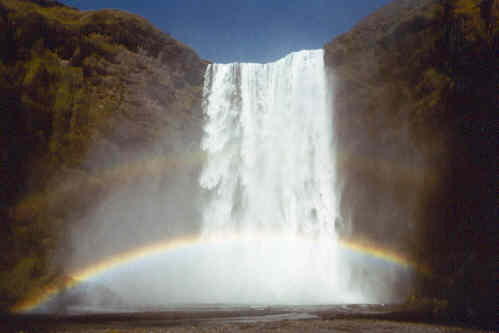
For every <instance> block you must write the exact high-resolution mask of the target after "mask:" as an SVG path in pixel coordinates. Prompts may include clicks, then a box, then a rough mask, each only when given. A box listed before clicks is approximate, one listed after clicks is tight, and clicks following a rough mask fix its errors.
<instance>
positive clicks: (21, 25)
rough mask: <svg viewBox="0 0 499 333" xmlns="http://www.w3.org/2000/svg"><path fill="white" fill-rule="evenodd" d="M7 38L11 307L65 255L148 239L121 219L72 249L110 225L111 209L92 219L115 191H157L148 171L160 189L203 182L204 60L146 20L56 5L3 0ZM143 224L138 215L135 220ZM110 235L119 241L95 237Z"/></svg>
mask: <svg viewBox="0 0 499 333" xmlns="http://www.w3.org/2000/svg"><path fill="white" fill-rule="evenodd" d="M0 45H2V46H1V47H0V96H1V99H0V117H1V119H0V147H1V148H0V151H1V155H0V184H1V187H2V189H1V191H0V196H1V197H0V220H1V225H0V237H1V239H2V242H0V248H1V251H2V253H3V255H2V257H1V259H0V308H2V309H6V308H8V307H9V306H10V305H12V304H13V303H15V302H16V301H17V300H18V299H20V298H22V297H25V296H26V295H27V294H29V292H30V290H34V289H36V288H37V287H39V286H41V285H43V284H45V283H48V282H49V281H51V280H53V279H54V278H56V277H58V276H61V275H62V274H63V272H62V271H61V269H62V267H63V265H62V263H64V266H66V267H67V266H68V262H67V260H68V258H72V259H71V260H73V259H74V260H77V261H78V260H79V261H80V264H81V263H82V262H83V261H84V260H87V261H91V260H95V258H91V257H88V256H89V253H91V252H88V253H86V252H85V250H84V249H85V248H88V249H92V248H93V249H95V248H96V247H97V246H99V247H100V248H102V250H103V252H102V253H107V254H112V253H116V252H119V251H123V250H125V249H127V246H128V247H129V246H130V244H131V240H133V241H134V242H135V243H134V244H137V243H140V241H141V235H140V231H137V232H135V233H131V232H130V228H128V229H127V230H128V234H127V235H120V233H119V230H120V228H119V226H118V225H117V223H120V221H114V223H108V224H107V225H108V229H109V230H104V231H100V232H93V233H92V232H91V233H89V234H92V235H94V236H95V237H94V239H80V240H79V241H80V242H81V243H82V244H85V246H86V247H85V246H77V247H78V249H79V251H80V252H79V253H73V254H72V252H74V251H75V249H74V248H72V247H74V246H75V241H76V240H75V236H74V234H75V231H74V230H77V231H88V230H90V229H92V228H94V229H95V228H96V227H97V226H98V223H101V224H103V223H102V220H103V219H104V218H105V217H104V216H100V215H98V214H97V215H96V214H94V218H93V219H91V218H89V214H90V212H95V211H96V210H98V209H99V204H100V203H102V202H103V200H104V199H106V198H109V196H110V195H112V193H119V192H120V191H121V192H126V193H130V191H128V192H127V191H126V189H130V188H133V189H134V191H133V193H135V197H134V198H130V200H129V201H128V202H127V204H128V205H129V206H128V207H130V202H133V201H136V200H135V199H136V197H137V196H139V195H138V194H137V193H139V192H140V191H142V196H143V195H144V191H154V190H156V191H158V188H157V187H156V188H152V187H151V186H147V187H145V185H143V184H144V182H143V178H144V175H145V174H153V175H154V176H155V177H156V178H154V179H155V180H156V181H157V184H155V185H156V186H167V185H168V186H180V185H179V184H180V183H181V184H182V185H185V183H188V182H192V181H195V177H192V174H193V173H196V172H197V169H198V164H199V163H198V161H197V160H199V157H198V155H199V154H198V155H196V154H197V149H198V147H199V136H200V134H201V118H202V113H201V109H200V103H201V94H202V83H203V74H204V68H205V65H206V64H205V63H204V62H203V61H201V60H200V59H199V57H198V56H197V55H196V53H195V52H194V51H193V50H192V49H191V48H189V47H187V46H186V45H183V44H182V43H180V42H178V41H176V40H175V39H173V38H172V37H171V36H169V35H167V34H165V33H162V32H160V31H158V30H157V29H155V28H154V27H153V26H152V25H151V24H150V23H149V22H147V21H146V20H144V19H143V18H141V17H138V16H135V15H132V14H129V13H125V12H121V11H116V10H101V11H85V12H82V11H78V10H76V9H73V8H70V7H67V6H63V5H61V4H59V3H57V2H54V1H43V0H37V1H27V0H26V1H20V0H1V1H0ZM186 155H188V157H187V158H186V157H185V156H186ZM179 160H183V161H188V162H189V163H186V162H184V163H183V164H182V165H180V166H179V165H178V163H176V161H179ZM189 175H190V176H191V177H189ZM193 178H194V180H192V179H193ZM165 179H173V180H172V181H170V182H167V183H168V184H165ZM161 182H163V183H161ZM172 184H173V185H172ZM128 195H130V194H128ZM132 199H133V200H132ZM186 200H193V199H192V198H189V199H187V198H184V201H186ZM115 201H116V200H115ZM114 208H115V209H117V210H119V209H120V208H123V207H122V206H121V207H119V206H117V207H114ZM163 208H165V209H166V208H168V207H163ZM175 208H176V210H177V211H179V210H180V209H179V208H178V207H175ZM132 210H133V206H132ZM160 213H162V212H157V214H158V215H160ZM163 213H164V212H163ZM183 214H184V215H189V214H191V213H190V212H187V210H183ZM192 214H194V213H192ZM95 216H97V218H95ZM183 217H184V218H186V219H187V218H188V217H189V216H183ZM162 218H165V220H166V217H164V216H162ZM176 218H178V216H177V217H176ZM99 219H100V221H99ZM115 220H118V218H115ZM121 220H122V221H121V223H122V225H124V224H125V223H127V222H126V219H123V218H122V219H121ZM96 221H97V222H96ZM140 221H141V216H134V222H133V223H135V224H137V223H140ZM108 222H112V221H108ZM130 223H132V222H130ZM159 225H160V226H161V224H159ZM163 225H164V227H157V230H155V235H157V237H164V236H165V233H167V231H171V230H166V229H167V226H168V221H165V223H164V224H163ZM132 227H133V225H132ZM147 227H148V226H147V225H145V226H144V228H143V229H147ZM158 228H159V229H158ZM123 229H126V228H123ZM70 230H73V231H72V232H71V233H70ZM112 230H115V232H114V234H113V237H116V239H120V241H119V242H113V244H112V245H106V241H105V239H99V238H98V237H97V236H96V235H105V234H106V232H107V235H109V232H111V233H112ZM82 234H83V233H82ZM107 237H109V236H107ZM117 244H122V245H117ZM80 245H81V244H80ZM82 249H83V250H82ZM94 252H95V251H94ZM75 256H76V257H78V256H79V259H78V258H75ZM85 256H87V257H86V258H84V257H85ZM69 264H70V263H69Z"/></svg>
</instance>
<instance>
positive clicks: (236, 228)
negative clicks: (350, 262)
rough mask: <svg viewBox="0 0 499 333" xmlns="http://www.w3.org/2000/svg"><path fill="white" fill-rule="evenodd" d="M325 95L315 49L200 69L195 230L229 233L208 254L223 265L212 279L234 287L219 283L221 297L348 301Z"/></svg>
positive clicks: (206, 233)
mask: <svg viewBox="0 0 499 333" xmlns="http://www.w3.org/2000/svg"><path fill="white" fill-rule="evenodd" d="M327 94H328V92H327V81H326V75H325V68H324V62H323V51H322V50H311V51H308V50H307V51H300V52H295V53H291V54H289V55H287V56H286V57H284V58H282V59H280V60H278V61H276V62H273V63H268V64H256V63H233V64H210V65H209V66H208V67H207V70H206V73H205V85H204V93H203V112H204V116H205V125H204V136H203V139H202V143H201V148H202V150H203V151H204V152H206V155H207V158H206V162H205V165H204V167H203V170H202V172H201V175H200V179H199V184H200V187H201V188H202V189H203V191H205V193H206V202H205V204H204V207H203V211H202V236H203V237H205V238H210V237H220V238H221V239H228V238H230V239H234V241H233V242H232V243H231V245H228V246H227V247H226V249H227V250H226V251H225V252H222V253H217V254H216V258H213V255H211V256H210V257H209V258H207V260H208V261H209V263H210V266H211V267H213V265H214V266H219V269H218V270H217V271H220V272H223V273H215V274H214V275H215V276H213V279H214V280H217V281H219V283H220V284H219V285H227V284H229V285H232V289H234V290H237V291H234V292H235V294H234V293H232V294H229V295H228V294H227V293H223V292H222V291H221V292H220V294H221V295H222V294H223V295H226V296H227V295H228V296H227V297H221V298H220V299H219V300H220V301H228V302H233V301H235V300H242V301H243V302H267V303H268V302H271V303H275V302H282V303H288V302H291V303H318V302H351V301H355V300H356V299H355V297H353V298H352V297H350V296H351V295H347V293H346V290H347V289H348V283H347V282H348V277H347V276H346V275H347V272H346V269H345V268H344V267H343V266H342V264H341V258H340V257H339V252H340V251H339V248H338V241H337V235H336V232H335V226H334V221H335V218H336V217H337V214H338V213H337V211H338V207H337V206H338V200H337V198H336V193H335V183H336V181H335V160H334V153H333V148H334V145H333V142H332V139H333V135H332V128H333V126H332V114H331V107H330V106H328V103H327V100H328V98H327ZM224 265H225V266H230V270H231V272H230V273H228V272H227V269H224V268H223V267H224ZM217 274H218V276H216V275H217ZM234 295H236V296H234ZM232 296H234V297H232Z"/></svg>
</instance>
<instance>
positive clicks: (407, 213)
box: [325, 0, 499, 323]
mask: <svg viewBox="0 0 499 333" xmlns="http://www.w3.org/2000/svg"><path fill="white" fill-rule="evenodd" d="M498 6H499V4H498V3H497V1H493V0H485V1H482V0H456V1H451V0H449V1H446V0H442V1H436V0H435V1H434V0H414V1H403V0H400V1H393V2H392V3H390V4H389V5H387V6H386V7H385V8H382V9H380V10H379V11H378V12H376V13H374V14H372V15H371V16H369V17H367V18H366V19H364V20H363V21H361V22H360V23H359V24H358V25H357V26H356V27H354V29H352V31H350V32H348V33H346V34H344V35H341V36H339V37H337V38H336V39H335V40H333V41H332V42H331V43H329V44H327V45H326V47H325V50H326V52H325V60H326V63H327V65H328V67H329V68H330V70H331V71H332V72H333V73H334V78H335V88H336V96H335V101H334V103H335V111H336V115H335V116H336V119H335V123H336V126H337V134H338V142H339V146H340V147H341V149H342V150H341V152H340V153H339V156H338V157H339V158H338V160H339V163H340V166H339V173H340V179H342V181H343V182H344V184H343V186H344V192H343V201H342V214H343V215H344V217H345V220H347V221H350V222H351V226H350V228H346V230H352V231H351V237H359V238H365V239H368V240H369V241H372V242H376V243H381V244H385V246H389V247H391V248H393V249H395V250H396V251H399V252H402V253H406V254H408V255H410V256H412V257H413V258H414V260H415V261H417V262H421V263H422V264H423V265H424V266H426V267H430V268H431V270H432V272H433V275H432V277H431V278H429V277H425V278H422V280H421V281H419V282H420V283H419V285H418V286H417V290H416V291H415V292H416V293H417V294H418V295H419V296H421V297H437V298H440V299H447V300H449V308H450V309H452V311H453V313H454V316H455V317H459V318H460V319H474V320H478V321H481V320H483V319H487V320H489V323H490V320H491V319H492V318H493V317H494V314H493V312H494V311H495V309H496V306H495V305H496V293H497V292H496V290H495V286H494V285H495V282H494V273H493V272H494V265H496V264H495V260H494V256H495V255H493V253H494V252H495V250H494V248H495V247H496V242H497V212H496V208H495V203H494V202H495V194H494V193H495V190H494V187H495V183H496V180H495V176H494V175H495V172H496V171H495V169H496V165H497V156H496V155H497V153H496V152H497V137H496V134H494V133H495V132H496V128H497V127H496V124H497V110H498V105H497V102H498V100H497V82H499V79H498V73H499V72H498V70H497V69H498V68H499V64H498V59H499V58H498V57H497V52H498V49H499V36H498V31H499V26H498V24H497V22H498V20H499V8H498ZM346 236H348V235H346ZM401 292H402V293H403V292H405V291H404V290H401ZM483 322H485V321H483Z"/></svg>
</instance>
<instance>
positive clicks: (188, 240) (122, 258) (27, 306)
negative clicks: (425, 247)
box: [11, 234, 431, 313]
mask: <svg viewBox="0 0 499 333" xmlns="http://www.w3.org/2000/svg"><path fill="white" fill-rule="evenodd" d="M263 238H264V239H266V240H283V239H286V238H283V237H282V236H269V235H263V234H253V235H250V236H249V237H245V238H244V240H250V241H251V240H261V239H263ZM238 239H241V238H240V237H239V236H237V235H235V234H223V235H218V236H213V237H209V238H206V237H205V238H202V237H201V236H200V235H190V236H184V237H179V238H174V239H168V240H164V241H160V242H157V243H154V244H150V245H147V246H143V247H139V248H136V249H133V250H130V251H127V252H123V253H120V254H117V255H113V256H110V257H108V258H105V259H103V260H101V261H99V262H97V263H96V264H93V265H90V266H88V267H85V268H83V269H80V270H75V271H74V272H72V273H70V274H69V275H70V278H67V279H65V280H63V281H59V282H57V283H54V284H52V285H48V286H45V288H43V289H41V290H37V291H35V292H34V293H33V294H32V295H31V296H29V297H27V298H26V299H24V300H23V301H21V302H19V303H17V304H16V305H14V306H13V307H12V308H11V312H13V313H24V312H28V311H31V310H33V309H36V308H37V307H38V306H40V305H42V304H43V303H44V302H46V301H48V300H49V299H50V298H52V297H54V296H56V295H57V294H58V293H60V292H61V291H63V290H67V289H68V288H73V287H75V286H77V285H78V284H79V283H81V282H83V281H86V280H88V279H90V278H92V277H95V276H96V275H99V274H101V273H104V272H106V271H110V270H112V269H113V268H116V267H118V266H120V265H123V264H125V263H128V262H132V261H136V260H139V259H142V258H146V257H149V256H154V255H157V254H160V253H164V252H167V251H170V250H173V249H182V248H186V247H189V246H193V245H200V244H214V243H219V242H224V241H234V240H238ZM289 239H291V237H290V238H289ZM293 239H296V236H295V237H294V238H293ZM339 244H340V246H341V247H343V248H345V249H349V250H351V251H354V252H357V253H361V254H366V255H369V256H371V257H374V258H377V259H381V260H384V261H386V262H389V263H394V264H397V265H399V266H402V267H404V268H410V269H413V270H415V271H417V272H420V273H422V274H425V275H430V274H431V272H430V270H429V269H428V268H427V267H425V266H423V265H420V264H418V263H416V262H415V261H413V260H410V259H409V258H407V257H405V256H403V255H401V254H398V253H396V252H395V251H391V250H388V249H384V248H381V247H379V246H375V245H374V244H372V243H368V242H366V241H359V240H357V241H355V240H345V239H340V240H339Z"/></svg>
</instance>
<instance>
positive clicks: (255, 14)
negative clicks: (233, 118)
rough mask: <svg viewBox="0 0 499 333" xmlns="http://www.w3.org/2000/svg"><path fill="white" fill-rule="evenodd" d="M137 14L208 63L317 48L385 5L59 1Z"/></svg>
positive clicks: (369, 1) (344, 0) (284, 0)
mask: <svg viewBox="0 0 499 333" xmlns="http://www.w3.org/2000/svg"><path fill="white" fill-rule="evenodd" d="M62 2H63V3H66V4H69V5H72V6H74V7H77V8H80V9H83V10H87V9H100V8H117V9H123V10H127V11H129V12H132V13H135V14H139V15H141V16H143V17H145V18H146V19H148V20H149V21H150V22H152V23H153V24H154V25H155V26H156V27H158V28H159V29H161V30H163V31H165V32H168V33H170V34H171V35H172V36H173V37H174V38H176V39H178V40H180V41H182V42H183V43H185V44H187V45H189V46H191V47H192V48H194V49H195V50H196V52H197V53H198V54H199V55H200V56H201V57H202V58H204V59H208V60H211V61H214V62H222V63H226V62H236V61H238V62H249V61H251V62H269V61H274V60H277V59H279V58H281V57H283V56H284V55H286V54H287V53H289V52H292V51H297V50H303V49H318V48H321V47H322V46H323V45H324V44H325V43H327V42H329V41H330V40H331V39H332V38H333V37H334V36H336V35H338V34H340V33H342V32H345V31H348V30H349V29H350V28H351V27H352V26H353V25H354V24H355V23H356V22H358V21H359V20H360V19H361V18H363V17H365V16H367V15H368V14H370V13H372V12H373V11H375V10H376V9H377V8H380V7H381V6H383V5H385V4H387V3H389V2H390V0H156V1H153V0H142V1H137V0H62Z"/></svg>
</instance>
